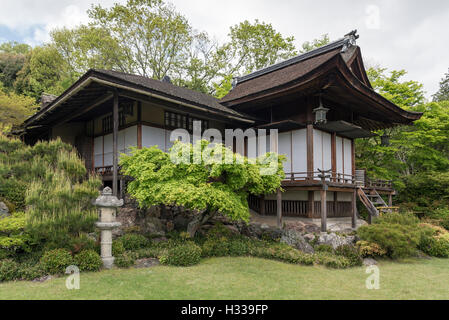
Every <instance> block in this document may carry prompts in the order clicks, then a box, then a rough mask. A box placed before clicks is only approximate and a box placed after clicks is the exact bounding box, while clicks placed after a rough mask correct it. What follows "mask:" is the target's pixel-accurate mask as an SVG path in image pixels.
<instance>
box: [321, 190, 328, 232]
mask: <svg viewBox="0 0 449 320" xmlns="http://www.w3.org/2000/svg"><path fill="white" fill-rule="evenodd" d="M320 192H321V232H326V231H327V191H326V190H321V191H320Z"/></svg>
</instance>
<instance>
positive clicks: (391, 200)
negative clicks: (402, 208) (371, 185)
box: [388, 193, 393, 208]
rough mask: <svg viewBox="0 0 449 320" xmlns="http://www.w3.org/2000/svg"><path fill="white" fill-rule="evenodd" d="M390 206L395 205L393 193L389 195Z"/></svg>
mask: <svg viewBox="0 0 449 320" xmlns="http://www.w3.org/2000/svg"><path fill="white" fill-rule="evenodd" d="M388 206H389V207H390V208H391V207H392V206H393V195H392V194H391V193H390V194H389V195H388Z"/></svg>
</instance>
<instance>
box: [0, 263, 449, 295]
mask: <svg viewBox="0 0 449 320" xmlns="http://www.w3.org/2000/svg"><path fill="white" fill-rule="evenodd" d="M379 268H380V289H379V290H367V289H366V287H365V280H366V278H367V277H368V276H369V275H368V274H366V273H365V268H353V269H346V270H332V269H326V268H324V267H305V266H298V265H290V264H285V263H281V262H276V261H269V260H263V259H256V258H214V259H207V260H205V261H203V262H202V263H201V264H200V265H198V266H194V267H190V268H175V267H165V266H157V267H153V268H150V269H128V270H119V269H114V270H109V271H102V272H99V273H85V274H81V289H80V290H67V289H66V287H65V279H66V278H65V277H61V278H55V279H53V280H50V281H48V282H45V283H34V282H10V283H3V284H0V299H162V300H165V299H233V300H235V299H237V300H245V299H449V277H448V276H447V275H448V270H449V260H447V259H446V260H443V259H431V260H410V261H406V262H400V263H399V262H390V261H384V262H381V263H380V265H379Z"/></svg>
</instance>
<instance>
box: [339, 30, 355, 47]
mask: <svg viewBox="0 0 449 320" xmlns="http://www.w3.org/2000/svg"><path fill="white" fill-rule="evenodd" d="M358 38H360V36H359V35H358V34H357V29H355V30H352V31H351V32H349V33H347V34H345V38H344V39H345V44H344V45H343V48H342V49H341V52H346V51H348V49H349V48H351V47H353V46H356V45H357V39H358Z"/></svg>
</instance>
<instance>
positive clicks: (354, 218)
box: [352, 190, 357, 229]
mask: <svg viewBox="0 0 449 320" xmlns="http://www.w3.org/2000/svg"><path fill="white" fill-rule="evenodd" d="M356 227H357V191H356V190H354V192H353V193H352V228H353V229H355V228H356Z"/></svg>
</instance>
